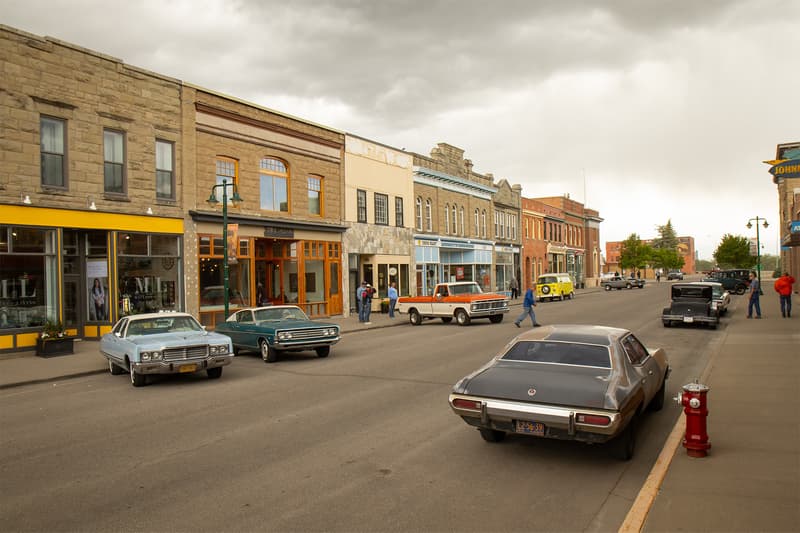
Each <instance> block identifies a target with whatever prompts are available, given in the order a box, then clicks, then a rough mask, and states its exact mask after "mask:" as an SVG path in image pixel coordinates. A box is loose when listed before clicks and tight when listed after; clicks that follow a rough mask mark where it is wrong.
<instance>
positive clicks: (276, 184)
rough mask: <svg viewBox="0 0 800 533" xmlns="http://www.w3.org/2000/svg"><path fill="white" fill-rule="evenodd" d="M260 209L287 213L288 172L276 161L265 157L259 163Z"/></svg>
mask: <svg viewBox="0 0 800 533" xmlns="http://www.w3.org/2000/svg"><path fill="white" fill-rule="evenodd" d="M258 166H259V169H258V172H259V177H260V180H261V183H260V191H259V192H260V197H261V209H263V210H264V211H281V212H284V213H288V212H289V171H288V170H287V169H286V165H285V164H284V163H283V162H282V161H279V160H277V159H272V158H269V157H266V158H264V159H262V160H261V161H260V163H259V165H258Z"/></svg>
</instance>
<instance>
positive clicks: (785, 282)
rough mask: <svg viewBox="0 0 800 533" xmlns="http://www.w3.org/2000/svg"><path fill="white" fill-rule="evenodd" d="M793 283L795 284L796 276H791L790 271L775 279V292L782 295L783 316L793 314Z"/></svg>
mask: <svg viewBox="0 0 800 533" xmlns="http://www.w3.org/2000/svg"><path fill="white" fill-rule="evenodd" d="M792 285H794V277H792V276H790V275H789V273H788V272H784V273H783V276H781V277H779V278H778V279H777V280H776V281H775V292H777V293H778V294H779V295H780V299H781V316H783V318H786V317H791V316H792Z"/></svg>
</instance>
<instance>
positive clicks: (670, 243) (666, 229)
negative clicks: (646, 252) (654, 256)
mask: <svg viewBox="0 0 800 533" xmlns="http://www.w3.org/2000/svg"><path fill="white" fill-rule="evenodd" d="M656 229H658V237H657V238H655V239H653V248H654V249H656V250H677V249H678V234H677V233H675V228H673V227H672V219H669V220H667V223H666V224H664V225H663V226H656Z"/></svg>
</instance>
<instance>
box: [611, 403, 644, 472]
mask: <svg viewBox="0 0 800 533" xmlns="http://www.w3.org/2000/svg"><path fill="white" fill-rule="evenodd" d="M638 418H639V415H638V413H637V414H635V415H633V418H631V421H630V422H628V425H627V426H626V427H625V429H623V430H622V433H620V434H619V435H618V436H617V437H616V438H615V439H614V440H612V441H611V444H612V447H613V449H612V454H613V455H614V457H616V458H617V459H620V460H622V461H630V460H631V459H632V458H633V452H634V451H635V449H636V425H637V420H638Z"/></svg>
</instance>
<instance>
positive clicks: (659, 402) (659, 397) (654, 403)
mask: <svg viewBox="0 0 800 533" xmlns="http://www.w3.org/2000/svg"><path fill="white" fill-rule="evenodd" d="M666 394H667V379H666V378H664V379H662V380H661V388H660V389H658V392H657V393H656V395H655V396H653V399H652V400H650V405H649V406H648V407H649V408H650V410H651V411H660V410H661V409H662V408H663V407H664V398H665V396H666Z"/></svg>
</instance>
